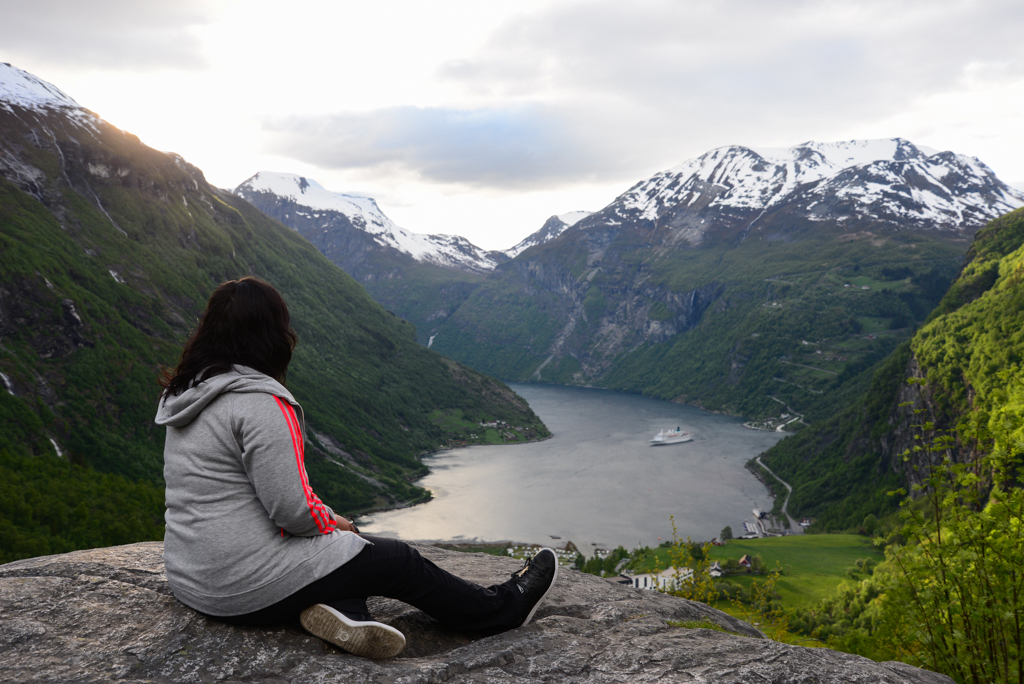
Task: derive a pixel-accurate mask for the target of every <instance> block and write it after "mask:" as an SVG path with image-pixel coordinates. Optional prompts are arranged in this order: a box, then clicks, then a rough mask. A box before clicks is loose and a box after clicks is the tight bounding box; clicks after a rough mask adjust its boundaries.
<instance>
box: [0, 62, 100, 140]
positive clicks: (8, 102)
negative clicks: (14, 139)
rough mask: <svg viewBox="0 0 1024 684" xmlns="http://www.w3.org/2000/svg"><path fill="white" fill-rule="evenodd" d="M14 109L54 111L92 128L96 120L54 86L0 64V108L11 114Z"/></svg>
mask: <svg viewBox="0 0 1024 684" xmlns="http://www.w3.org/2000/svg"><path fill="white" fill-rule="evenodd" d="M15 108H19V109H20V110H22V111H25V110H28V111H32V112H36V113H40V114H45V113H48V112H54V111H56V112H59V113H61V114H63V115H64V116H66V117H68V118H69V119H71V120H73V121H75V122H76V123H80V124H83V125H86V126H89V127H90V128H92V129H95V124H96V122H97V121H98V118H97V117H96V115H95V114H93V113H91V112H89V111H88V110H86V109H85V108H84V107H82V106H81V105H80V104H78V103H77V102H75V101H74V100H73V99H72V98H71V96H70V95H68V94H67V93H65V92H64V91H63V90H61V89H60V88H58V87H57V86H55V85H53V84H52V83H48V82H46V81H44V80H43V79H41V78H39V77H38V76H33V75H32V74H30V73H29V72H27V71H24V70H22V69H19V68H17V67H15V66H11V65H10V64H9V63H8V62H0V109H2V110H3V111H6V112H11V113H14V112H15Z"/></svg>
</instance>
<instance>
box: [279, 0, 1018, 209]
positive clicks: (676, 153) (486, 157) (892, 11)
mask: <svg viewBox="0 0 1024 684" xmlns="http://www.w3.org/2000/svg"><path fill="white" fill-rule="evenodd" d="M1022 28H1024V5H1020V3H1017V2H1006V1H1002V0H1000V1H993V2H980V3H979V2H943V3H935V2H924V1H918V0H913V1H903V2H892V1H889V0H886V1H870V2H857V3H849V2H819V1H810V0H785V1H782V2H772V3H765V2H763V1H761V0H708V1H706V2H700V3H695V2H691V3H679V2H675V1H673V0H637V1H635V2H631V3H622V2H615V1H612V0H587V1H579V0H578V1H576V2H559V3H549V4H546V5H544V6H543V7H541V8H539V9H537V10H535V11H533V12H529V13H525V14H519V15H515V16H512V17H510V18H509V19H508V20H506V21H505V22H504V23H503V24H502V25H500V26H499V27H497V28H496V29H495V30H494V31H493V32H492V33H491V35H490V36H489V37H488V38H487V39H486V40H484V41H483V42H482V44H481V45H480V46H479V47H478V49H476V50H474V51H472V52H469V53H467V54H464V55H460V56H456V57H451V58H449V59H446V60H444V61H442V62H441V63H440V64H439V65H438V66H437V68H436V70H435V76H436V78H437V79H438V80H439V81H440V83H439V85H438V87H439V88H440V87H441V86H447V87H449V88H453V89H454V90H453V91H452V92H451V96H450V101H451V102H457V103H458V106H440V107H420V108H416V107H402V106H391V107H383V108H377V109H373V110H372V111H366V112H352V111H341V112H337V113H333V114H330V115H313V116H306V117H293V118H289V119H278V120H275V121H274V123H273V124H272V125H270V126H269V129H270V130H271V131H272V132H273V133H274V135H273V136H271V137H270V140H271V141H272V143H271V148H270V149H272V150H273V151H274V152H276V153H279V154H282V155H285V156H292V157H293V158H295V159H297V160H301V161H304V162H308V163H313V164H317V165H321V166H324V167H327V168H346V169H356V168H363V169H365V171H366V172H367V173H368V174H369V175H371V176H375V175H377V174H379V173H381V172H382V171H383V170H385V169H386V170H387V171H388V172H394V171H400V172H404V173H409V174H414V175H418V176H419V178H420V179H421V180H422V181H424V182H428V183H429V182H433V183H461V184H464V185H466V186H470V187H491V188H496V189H497V188H504V189H513V188H523V187H531V188H540V187H548V188H553V187H559V186H562V185H573V184H578V183H583V182H591V181H594V180H601V181H607V180H609V179H621V180H622V181H623V182H628V181H630V180H635V179H636V178H637V176H638V175H646V174H648V173H651V172H653V171H656V170H658V169H660V168H663V167H665V166H670V165H673V164H676V163H678V162H680V161H682V160H684V159H685V158H688V157H690V156H694V155H697V154H700V153H702V152H704V151H705V150H707V149H709V148H711V147H717V146H721V145H725V144H733V143H743V144H775V145H792V144H795V143H798V142H802V141H805V140H808V139H825V140H830V139H840V138H848V137H851V135H850V133H849V131H850V130H851V129H854V128H858V127H864V125H865V122H875V121H884V120H892V119H893V118H894V117H898V116H899V115H900V114H902V113H904V112H907V111H918V110H920V103H921V102H922V101H923V100H924V99H926V98H934V97H936V96H938V95H941V94H944V93H952V92H958V91H961V90H964V89H969V88H971V87H973V86H972V85H971V84H972V83H973V82H976V81H977V79H978V75H979V72H981V71H983V72H985V78H987V79H988V80H989V81H990V82H991V83H994V84H996V87H999V86H1001V85H1005V84H1009V83H1012V82H1013V81H1015V80H1017V79H1019V78H1021V77H1022V76H1024V44H1022V43H1020V41H1018V40H1017V36H1018V35H1019V34H1020V32H1021V29H1022ZM1014 104H1020V102H1019V101H1017V102H1015V103H1014ZM917 116H918V118H919V117H921V116H923V117H925V118H927V113H919V114H918V115H917ZM978 118H979V119H984V118H985V117H984V114H983V113H979V117H978ZM903 133H904V132H903V131H900V130H892V131H888V132H885V133H881V134H880V135H881V136H886V137H888V136H892V135H901V134H903Z"/></svg>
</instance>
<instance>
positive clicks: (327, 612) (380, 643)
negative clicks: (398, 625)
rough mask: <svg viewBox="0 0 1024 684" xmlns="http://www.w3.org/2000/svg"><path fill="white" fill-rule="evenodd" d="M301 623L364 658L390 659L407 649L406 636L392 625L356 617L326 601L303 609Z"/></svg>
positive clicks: (311, 630)
mask: <svg viewBox="0 0 1024 684" xmlns="http://www.w3.org/2000/svg"><path fill="white" fill-rule="evenodd" d="M299 622H301V623H302V626H303V627H305V628H306V631H307V632H309V633H310V634H312V635H313V636H315V637H320V638H321V639H323V640H324V641H329V642H330V643H332V644H334V645H335V646H338V647H340V648H343V649H345V650H346V651H348V652H349V653H351V654H352V655H357V656H363V657H364V658H391V657H393V656H396V655H398V654H399V653H401V652H402V649H403V648H405V635H404V634H402V633H401V632H399V631H398V630H397V629H395V628H394V627H392V626H391V625H385V624H384V623H382V622H374V621H373V620H366V621H362V620H353V619H352V618H350V617H348V616H347V615H345V614H344V613H342V612H340V611H338V610H335V609H334V608H331V607H330V606H328V605H325V604H323V603H318V604H316V605H315V606H310V607H309V608H307V609H306V610H304V611H302V613H301V614H300V615H299Z"/></svg>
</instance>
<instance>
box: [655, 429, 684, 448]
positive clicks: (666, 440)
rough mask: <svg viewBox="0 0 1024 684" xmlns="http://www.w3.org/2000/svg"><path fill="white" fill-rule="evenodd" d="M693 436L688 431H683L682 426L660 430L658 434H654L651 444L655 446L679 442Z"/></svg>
mask: <svg viewBox="0 0 1024 684" xmlns="http://www.w3.org/2000/svg"><path fill="white" fill-rule="evenodd" d="M691 439H693V437H691V436H690V433H689V432H685V431H683V429H682V428H679V427H677V428H676V429H675V430H669V431H667V432H666V431H665V430H662V431H661V432H659V433H658V434H656V435H654V439H652V440H651V446H657V445H659V444H679V443H680V442H689V441H690V440H691Z"/></svg>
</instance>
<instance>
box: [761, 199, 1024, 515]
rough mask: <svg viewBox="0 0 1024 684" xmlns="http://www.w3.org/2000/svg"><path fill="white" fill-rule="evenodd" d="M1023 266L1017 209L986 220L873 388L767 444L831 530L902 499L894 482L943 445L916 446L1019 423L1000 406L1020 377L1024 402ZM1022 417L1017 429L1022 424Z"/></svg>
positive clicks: (979, 438)
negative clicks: (948, 283)
mask: <svg viewBox="0 0 1024 684" xmlns="http://www.w3.org/2000/svg"><path fill="white" fill-rule="evenodd" d="M1022 273H1024V209H1017V210H1015V211H1013V212H1011V213H1008V214H1006V215H1005V216H1002V217H1000V218H998V219H996V220H994V221H992V222H990V223H989V224H988V225H987V226H986V227H985V228H984V229H983V230H981V231H979V232H978V234H977V235H976V237H975V239H974V242H973V244H972V245H971V248H970V250H969V251H968V253H967V256H966V259H965V261H964V265H963V268H962V269H961V271H960V274H959V276H958V277H957V279H956V280H955V281H954V282H953V284H952V287H950V289H949V291H948V292H947V293H946V295H945V296H944V297H943V299H942V301H941V302H940V304H939V306H938V307H937V308H936V309H935V311H934V312H933V314H932V316H931V317H930V319H929V320H928V322H927V323H925V324H924V325H923V326H922V327H921V329H920V330H919V331H918V332H917V334H915V335H914V337H913V339H911V340H909V341H908V342H906V343H904V344H903V345H901V346H900V347H899V349H897V350H896V352H895V353H893V354H892V355H891V356H890V357H888V358H887V359H886V360H885V361H884V363H882V364H880V366H879V368H878V369H877V371H876V372H875V373H874V374H873V378H872V382H871V385H870V389H869V390H868V391H867V392H866V393H864V394H863V395H862V396H859V397H855V401H853V402H851V404H850V405H849V406H848V407H845V409H844V410H842V411H838V412H836V414H835V415H833V416H829V417H828V418H827V419H825V420H822V421H820V422H819V423H816V424H815V425H813V426H812V427H810V428H808V429H807V430H804V431H802V432H801V433H799V434H797V435H795V436H793V437H790V438H787V439H785V440H782V441H781V442H779V443H778V444H777V445H776V446H774V447H773V448H772V449H770V450H769V451H768V452H766V453H765V454H764V455H763V457H762V460H763V461H764V462H765V463H766V464H768V465H769V467H770V468H771V469H772V470H773V471H775V472H776V473H778V475H779V476H780V477H782V478H783V479H785V480H786V481H787V482H789V483H790V484H791V485H792V486H793V494H792V497H791V499H790V503H789V510H790V512H791V513H792V514H793V515H801V516H809V517H813V518H815V529H817V530H821V531H829V530H841V529H850V528H856V527H857V526H858V525H860V524H861V522H862V521H863V520H864V519H865V517H866V516H867V515H875V516H878V517H880V516H881V515H883V514H885V513H888V512H890V511H891V510H893V509H894V508H895V506H896V504H897V503H898V501H897V500H896V497H893V496H888V495H887V492H889V491H891V490H894V489H896V488H898V487H904V488H906V489H907V490H909V489H910V487H911V486H912V485H915V484H920V483H921V479H922V478H923V477H924V476H926V474H927V473H928V471H929V469H928V468H927V466H929V465H931V464H932V459H933V458H937V457H938V456H940V455H941V454H933V453H931V452H929V451H927V450H917V449H916V447H920V446H923V445H926V444H929V443H931V442H932V441H933V440H934V439H936V438H938V437H943V436H949V437H951V441H950V442H949V443H948V444H946V445H945V447H944V448H943V449H942V453H943V454H945V453H948V454H949V455H950V456H951V457H952V458H953V460H954V461H955V462H959V463H972V462H974V461H975V460H976V459H977V458H978V456H979V455H980V454H981V453H984V452H987V451H989V450H990V449H991V445H992V441H993V437H994V436H995V435H996V434H997V433H998V432H1000V431H1001V430H1005V429H1007V426H1003V425H995V424H993V423H992V421H991V420H990V417H991V416H994V415H995V414H996V413H997V409H999V408H1000V407H1001V406H1003V405H1005V404H1006V403H1007V402H1008V399H1009V397H1010V395H1011V394H1013V393H1014V392H1015V390H1014V388H1016V395H1017V397H1018V404H1019V397H1020V396H1021V392H1020V387H1021V383H1022V381H1024V377H1022V375H1021V359H1022V358H1024V287H1022V286H1021V274H1022ZM1022 417H1024V416H1019V415H1018V416H1017V418H1018V420H1017V422H1016V424H1015V425H1012V426H1009V429H1011V430H1018V431H1019V430H1020V425H1021V423H1020V419H1021V418H1022ZM925 423H930V424H931V425H932V427H930V428H925V427H923V426H924V424H925ZM1018 440H1019V435H1018ZM905 454H906V456H905ZM979 475H981V478H982V482H984V478H985V474H984V473H979Z"/></svg>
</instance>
